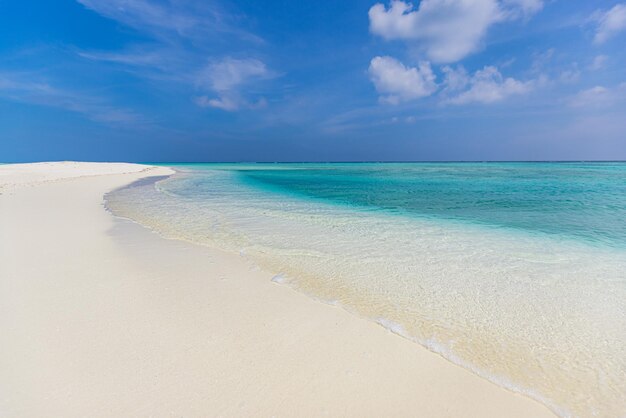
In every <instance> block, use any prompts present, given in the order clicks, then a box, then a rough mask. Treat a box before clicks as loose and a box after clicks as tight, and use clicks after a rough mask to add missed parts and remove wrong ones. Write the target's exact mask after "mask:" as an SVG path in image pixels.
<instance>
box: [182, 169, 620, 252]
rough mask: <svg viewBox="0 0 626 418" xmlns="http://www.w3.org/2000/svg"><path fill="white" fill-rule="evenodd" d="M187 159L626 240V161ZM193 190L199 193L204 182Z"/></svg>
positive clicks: (430, 211)
mask: <svg viewBox="0 0 626 418" xmlns="http://www.w3.org/2000/svg"><path fill="white" fill-rule="evenodd" d="M187 167H189V168H192V167H193V168H194V169H196V170H202V169H212V170H213V169H224V170H231V171H234V172H237V173H238V175H239V176H240V180H241V181H242V182H246V183H247V184H249V185H250V186H252V187H264V188H266V189H267V190H269V191H274V192H276V193H289V194H292V195H299V196H302V197H307V198H312V199H323V200H326V201H329V202H336V203H341V204H347V205H354V206H357V207H362V208H369V209H372V210H381V211H387V212H392V213H399V214H407V215H415V216H429V217H434V218H441V219H456V220H460V221H466V222H472V223H478V224H482V225H485V226H489V225H491V226H495V227H508V228H517V229H521V230H527V231H537V232H545V233H550V234H555V235H562V236H565V237H571V238H579V239H583V240H587V241H591V242H598V243H603V244H607V245H618V246H625V245H626V221H625V220H626V163H489V164H487V163H445V164H441V163H439V164H437V163H428V164H427V163H420V164H281V165H279V166H277V165H276V164H258V165H241V166H238V165H235V166H232V165H217V164H216V165H196V166H194V165H189V166H187ZM209 190H210V187H209ZM187 193H191V194H193V195H196V196H197V195H198V193H202V190H201V185H198V184H196V186H195V187H194V188H190V189H189V190H188V191H187ZM182 194H183V195H185V193H182Z"/></svg>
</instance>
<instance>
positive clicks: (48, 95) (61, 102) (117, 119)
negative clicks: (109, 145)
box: [0, 73, 146, 126]
mask: <svg viewBox="0 0 626 418" xmlns="http://www.w3.org/2000/svg"><path fill="white" fill-rule="evenodd" d="M0 96H2V97H5V98H7V99H10V100H13V101H15V102H21V103H28V104H34V105H38V106H46V107H52V108H57V109H63V110H67V111H70V112H74V113H78V114H82V115H84V116H85V117H87V118H89V119H91V120H93V121H97V122H102V123H107V124H114V125H126V124H129V125H130V124H132V125H133V126H140V125H145V122H146V121H145V120H144V119H143V118H142V117H141V116H140V115H139V114H137V113H136V112H134V111H132V110H129V109H123V108H118V107H115V106H113V105H111V104H110V103H108V102H107V101H106V100H104V99H102V98H99V97H94V96H89V95H85V94H80V93H76V92H74V91H71V90H67V89H63V88H59V87H55V86H52V85H50V84H49V83H47V82H42V81H37V80H33V79H32V77H30V76H26V75H23V74H18V73H0Z"/></svg>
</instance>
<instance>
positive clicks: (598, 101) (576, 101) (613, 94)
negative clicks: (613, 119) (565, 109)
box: [567, 83, 626, 108]
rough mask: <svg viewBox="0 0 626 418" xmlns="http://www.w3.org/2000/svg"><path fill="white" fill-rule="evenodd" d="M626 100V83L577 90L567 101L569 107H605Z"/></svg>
mask: <svg viewBox="0 0 626 418" xmlns="http://www.w3.org/2000/svg"><path fill="white" fill-rule="evenodd" d="M622 100H626V83H621V84H619V85H617V86H615V87H612V88H607V87H604V86H594V87H592V88H589V89H586V90H582V91H579V92H578V93H577V94H575V95H573V96H572V97H570V98H569V100H568V101H567V103H568V105H569V106H570V107H580V108H582V107H585V108H588V107H607V106H611V105H614V104H615V103H617V102H618V101H622Z"/></svg>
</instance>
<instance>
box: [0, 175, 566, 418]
mask: <svg viewBox="0 0 626 418" xmlns="http://www.w3.org/2000/svg"><path fill="white" fill-rule="evenodd" d="M115 173H125V174H115ZM168 173H170V170H169V169H167V168H148V167H146V166H139V165H131V164H94V163H46V164H26V165H5V166H0V416H2V417H43V416H45V417H117V416H121V417H141V416H157V417H162V416H163V417H164V416H178V417H194V416H198V417H206V416H232V417H239V416H255V417H256V416H259V417H269V416H282V417H285V416H289V417H293V416H298V417H299V416H333V417H337V416H355V417H381V416H385V417H388V416H411V417H426V418H436V417H464V418H468V417H481V418H482V417H485V418H489V417H497V418H508V417H511V418H513V417H520V418H522V417H523V418H540V417H554V415H553V414H552V413H551V412H550V411H548V409H547V408H545V407H544V406H542V405H540V404H539V403H537V402H535V401H533V400H531V399H528V398H526V397H523V396H521V395H518V394H514V393H511V392H509V391H507V390H505V389H502V388H500V387H498V386H496V385H494V384H492V383H490V382H487V381H486V380H483V379H481V378H479V377H477V376H475V375H473V374H472V373H470V372H468V371H466V370H464V369H462V368H460V367H458V366H455V365H453V364H451V363H449V362H448V361H446V360H445V359H443V358H442V357H440V356H439V355H437V354H433V353H431V352H429V351H428V350H426V349H425V348H423V347H421V346H419V345H417V344H415V343H412V342H409V341H408V340H405V339H403V338H401V337H399V336H397V335H394V334H391V333H390V332H388V331H386V330H385V329H384V328H382V327H380V326H378V325H376V324H374V323H372V322H369V321H366V320H363V319H361V318H358V317H355V316H353V315H351V314H349V313H347V312H345V311H344V310H342V309H341V308H339V307H334V306H330V305H326V304H323V303H320V302H317V301H315V300H313V299H311V298H309V297H307V296H305V295H302V294H300V293H297V292H295V291H294V290H292V289H290V288H288V287H286V286H283V285H280V284H276V283H273V282H272V281H271V274H270V273H268V272H264V271H259V270H257V269H255V268H254V266H250V265H249V264H247V262H246V261H245V260H244V259H243V258H241V257H239V256H237V255H234V254H225V253H222V252H219V251H215V250H212V249H208V248H203V247H197V246H194V245H191V244H188V243H185V242H180V241H174V240H166V239H163V238H161V237H159V236H158V235H156V234H154V233H152V232H149V231H147V230H145V229H144V228H142V227H141V226H139V225H136V224H133V223H131V222H130V221H126V220H121V219H116V218H115V217H113V216H112V215H111V214H110V213H108V212H107V211H105V209H104V207H103V194H104V193H106V192H107V191H110V190H112V189H114V188H117V187H120V186H123V185H125V184H128V183H130V182H132V181H134V180H137V179H139V178H142V177H146V176H151V175H163V174H168ZM59 179H62V180H59Z"/></svg>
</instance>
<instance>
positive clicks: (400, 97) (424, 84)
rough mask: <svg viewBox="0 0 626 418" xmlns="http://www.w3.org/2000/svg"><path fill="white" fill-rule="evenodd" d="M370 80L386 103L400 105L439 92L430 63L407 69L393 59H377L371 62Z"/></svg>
mask: <svg viewBox="0 0 626 418" xmlns="http://www.w3.org/2000/svg"><path fill="white" fill-rule="evenodd" d="M369 75H370V79H371V80H372V82H373V83H374V86H375V87H376V90H377V91H378V93H380V94H381V97H380V100H381V101H382V102H385V103H390V104H398V103H400V102H406V101H410V100H415V99H419V98H421V97H426V96H430V95H431V94H433V93H434V92H435V91H436V90H437V84H436V82H435V75H434V74H433V71H432V69H431V67H430V64H429V63H428V62H422V63H420V64H419V67H417V68H416V67H406V66H405V65H404V64H402V63H401V62H400V61H398V60H396V59H395V58H392V57H375V58H373V59H372V61H371V62H370V67H369Z"/></svg>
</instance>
